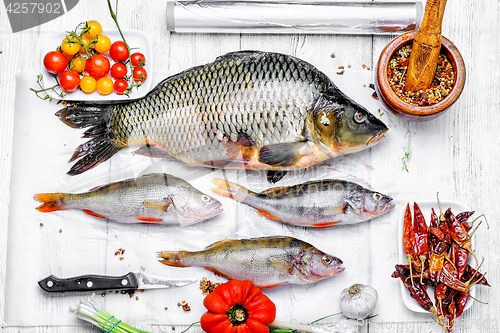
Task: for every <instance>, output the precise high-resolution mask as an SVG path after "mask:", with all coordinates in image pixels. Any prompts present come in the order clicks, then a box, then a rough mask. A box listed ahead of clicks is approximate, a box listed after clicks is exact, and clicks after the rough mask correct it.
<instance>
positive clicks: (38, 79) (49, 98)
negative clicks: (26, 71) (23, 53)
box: [30, 74, 66, 102]
mask: <svg viewBox="0 0 500 333" xmlns="http://www.w3.org/2000/svg"><path fill="white" fill-rule="evenodd" d="M54 77H55V78H56V82H57V83H56V84H55V85H53V86H52V87H48V88H44V87H42V84H41V83H40V82H41V81H42V80H43V75H42V74H39V75H38V76H37V80H36V83H37V84H38V86H39V87H40V89H39V90H35V89H33V88H30V90H31V91H33V92H34V93H35V94H36V96H37V97H38V98H40V99H41V100H43V101H45V100H46V99H48V100H49V102H50V101H52V100H53V99H54V97H52V96H50V95H49V94H47V95H45V96H44V97H42V96H40V95H39V93H41V92H46V91H49V90H52V91H53V92H55V93H56V94H57V95H59V97H64V96H66V93H65V92H64V91H63V92H61V93H59V92H57V91H56V90H55V88H57V87H59V81H57V77H56V76H54Z"/></svg>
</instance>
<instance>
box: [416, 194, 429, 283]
mask: <svg viewBox="0 0 500 333" xmlns="http://www.w3.org/2000/svg"><path fill="white" fill-rule="evenodd" d="M413 214H414V215H413V216H414V224H413V231H414V232H415V246H416V249H417V255H418V258H419V259H420V262H421V263H422V268H421V273H420V275H422V273H423V269H424V265H425V262H426V261H427V260H428V258H429V231H428V230H427V224H426V223H425V218H424V215H423V214H422V211H421V210H420V207H419V206H418V205H417V203H416V202H415V203H413ZM420 283H422V278H421V279H420Z"/></svg>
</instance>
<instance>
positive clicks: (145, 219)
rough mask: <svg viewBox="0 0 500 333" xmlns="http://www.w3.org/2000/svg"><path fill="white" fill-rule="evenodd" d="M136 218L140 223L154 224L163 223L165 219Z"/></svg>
mask: <svg viewBox="0 0 500 333" xmlns="http://www.w3.org/2000/svg"><path fill="white" fill-rule="evenodd" d="M135 218H136V219H138V220H139V221H143V222H150V223H153V224H155V222H162V221H163V219H159V218H156V217H147V216H136V217H135Z"/></svg>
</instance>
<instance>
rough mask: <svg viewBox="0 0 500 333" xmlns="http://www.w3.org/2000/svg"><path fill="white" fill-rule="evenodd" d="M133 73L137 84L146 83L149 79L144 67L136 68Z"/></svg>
mask: <svg viewBox="0 0 500 333" xmlns="http://www.w3.org/2000/svg"><path fill="white" fill-rule="evenodd" d="M132 73H133V75H134V81H135V82H138V81H141V82H144V80H146V79H147V78H148V73H147V72H146V70H145V69H144V68H142V67H136V68H134V70H133V71H132Z"/></svg>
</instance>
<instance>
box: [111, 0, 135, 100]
mask: <svg viewBox="0 0 500 333" xmlns="http://www.w3.org/2000/svg"><path fill="white" fill-rule="evenodd" d="M108 7H109V13H110V14H111V18H112V19H113V21H115V24H116V28H117V29H118V32H119V33H120V36H121V37H122V40H123V43H125V46H126V47H127V51H128V64H129V66H130V73H131V74H132V73H133V71H134V66H133V65H132V58H131V55H130V53H131V49H130V46H128V43H127V41H126V40H125V36H123V33H122V29H121V28H120V25H119V24H118V18H117V17H116V14H115V12H114V11H113V8H112V7H111V1H109V0H108ZM134 86H137V88H139V86H140V84H137V83H136V82H135V81H134V79H133V75H132V84H131V85H130V86H129V87H130V90H128V91H131V90H132V88H133V87H134ZM124 95H127V96H128V97H130V96H129V95H128V93H124Z"/></svg>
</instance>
